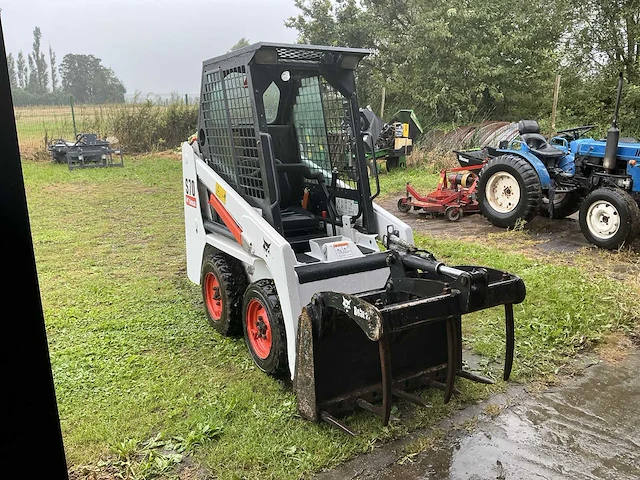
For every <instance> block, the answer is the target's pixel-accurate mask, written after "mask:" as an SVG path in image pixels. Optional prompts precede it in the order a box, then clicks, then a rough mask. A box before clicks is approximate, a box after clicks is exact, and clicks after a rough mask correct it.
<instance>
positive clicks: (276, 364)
mask: <svg viewBox="0 0 640 480" xmlns="http://www.w3.org/2000/svg"><path fill="white" fill-rule="evenodd" d="M242 313H243V320H244V321H243V322H242V326H243V329H244V339H245V342H246V343H247V347H248V348H249V352H250V353H251V357H253V361H254V362H255V363H256V365H258V368H260V370H262V371H264V372H266V373H268V374H270V375H274V376H283V377H284V376H286V375H288V374H289V368H288V366H287V340H286V335H285V329H284V318H283V316H282V310H281V308H280V300H279V299H278V293H277V291H276V287H275V285H274V283H273V281H271V280H259V281H257V282H255V283H252V284H251V285H249V287H247V290H246V291H245V293H244V302H243V304H242Z"/></svg>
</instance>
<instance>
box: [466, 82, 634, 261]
mask: <svg viewBox="0 0 640 480" xmlns="http://www.w3.org/2000/svg"><path fill="white" fill-rule="evenodd" d="M621 94H622V75H620V77H619V80H618V91H617V99H616V105H615V113H614V116H613V122H612V124H611V128H609V131H608V133H607V138H606V139H602V140H595V139H593V138H588V137H585V136H584V135H585V134H586V133H587V132H588V131H590V130H591V129H592V128H593V127H594V126H593V125H585V126H581V127H576V128H571V129H568V130H562V131H560V132H558V134H557V135H556V136H554V137H553V138H551V140H550V141H548V140H547V139H546V138H545V137H544V136H542V135H541V134H540V127H539V126H538V123H537V122H535V121H533V120H523V121H520V122H519V124H518V131H519V133H520V135H519V137H518V138H516V139H514V140H512V141H511V142H505V143H502V144H501V145H499V148H492V147H485V148H483V149H481V150H477V151H467V152H457V153H458V159H459V161H460V163H461V165H463V166H466V165H473V164H482V163H485V165H484V167H483V168H482V170H480V175H479V176H480V178H479V181H478V202H479V204H480V211H481V212H482V214H483V215H484V216H485V217H486V218H488V219H489V221H490V222H491V223H493V224H494V225H496V226H499V227H513V226H515V225H516V224H517V222H518V221H522V220H524V221H530V220H532V219H533V218H534V217H535V216H536V215H538V214H539V213H542V214H545V215H548V216H549V217H551V218H564V217H567V216H569V215H571V214H574V213H576V212H578V211H579V222H580V230H581V231H582V233H583V234H584V236H585V238H586V239H587V240H588V241H589V242H590V243H592V244H594V245H597V246H599V247H602V248H607V249H618V248H620V247H621V246H622V245H625V244H629V243H630V242H631V241H632V240H633V239H634V238H635V237H636V236H637V235H638V233H640V208H639V207H638V200H639V199H640V163H639V162H640V142H638V141H636V140H635V139H631V138H628V139H622V140H621V139H620V132H619V130H618V126H617V122H618V109H619V107H620V98H621Z"/></svg>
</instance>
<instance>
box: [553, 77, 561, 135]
mask: <svg viewBox="0 0 640 480" xmlns="http://www.w3.org/2000/svg"><path fill="white" fill-rule="evenodd" d="M559 92H560V75H556V84H555V85H554V88H553V107H552V109H551V130H553V133H554V135H555V133H556V112H557V110H558V93H559Z"/></svg>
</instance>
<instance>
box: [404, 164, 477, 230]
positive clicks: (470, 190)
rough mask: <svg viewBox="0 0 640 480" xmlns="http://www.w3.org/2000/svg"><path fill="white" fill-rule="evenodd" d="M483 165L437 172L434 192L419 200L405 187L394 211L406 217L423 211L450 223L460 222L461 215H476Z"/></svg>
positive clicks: (418, 197) (412, 191)
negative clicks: (414, 212) (437, 177)
mask: <svg viewBox="0 0 640 480" xmlns="http://www.w3.org/2000/svg"><path fill="white" fill-rule="evenodd" d="M482 167H483V164H479V165H469V166H467V167H459V168H453V169H451V170H441V171H440V181H439V182H438V187H437V188H436V190H435V191H433V192H431V193H429V194H427V195H425V196H422V195H420V194H419V193H418V192H417V191H416V189H415V188H413V187H412V186H411V184H410V183H407V195H406V197H402V198H400V199H399V200H398V210H400V211H401V212H403V213H407V212H408V211H409V210H411V207H413V209H414V210H420V209H422V210H424V211H425V212H426V213H430V214H432V215H444V216H445V217H447V219H448V220H451V221H453V222H455V221H458V220H460V218H461V217H462V215H463V214H464V213H467V214H468V213H477V212H479V211H480V206H479V205H478V202H477V200H476V188H477V184H478V175H477V174H476V172H477V171H479V170H480V169H481V168H482Z"/></svg>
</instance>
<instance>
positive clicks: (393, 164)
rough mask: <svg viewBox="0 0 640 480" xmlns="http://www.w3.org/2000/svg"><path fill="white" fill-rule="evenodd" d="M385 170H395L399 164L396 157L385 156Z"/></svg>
mask: <svg viewBox="0 0 640 480" xmlns="http://www.w3.org/2000/svg"><path fill="white" fill-rule="evenodd" d="M386 165H387V172H391V171H392V170H395V169H396V168H398V165H399V159H398V157H387V162H386Z"/></svg>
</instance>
